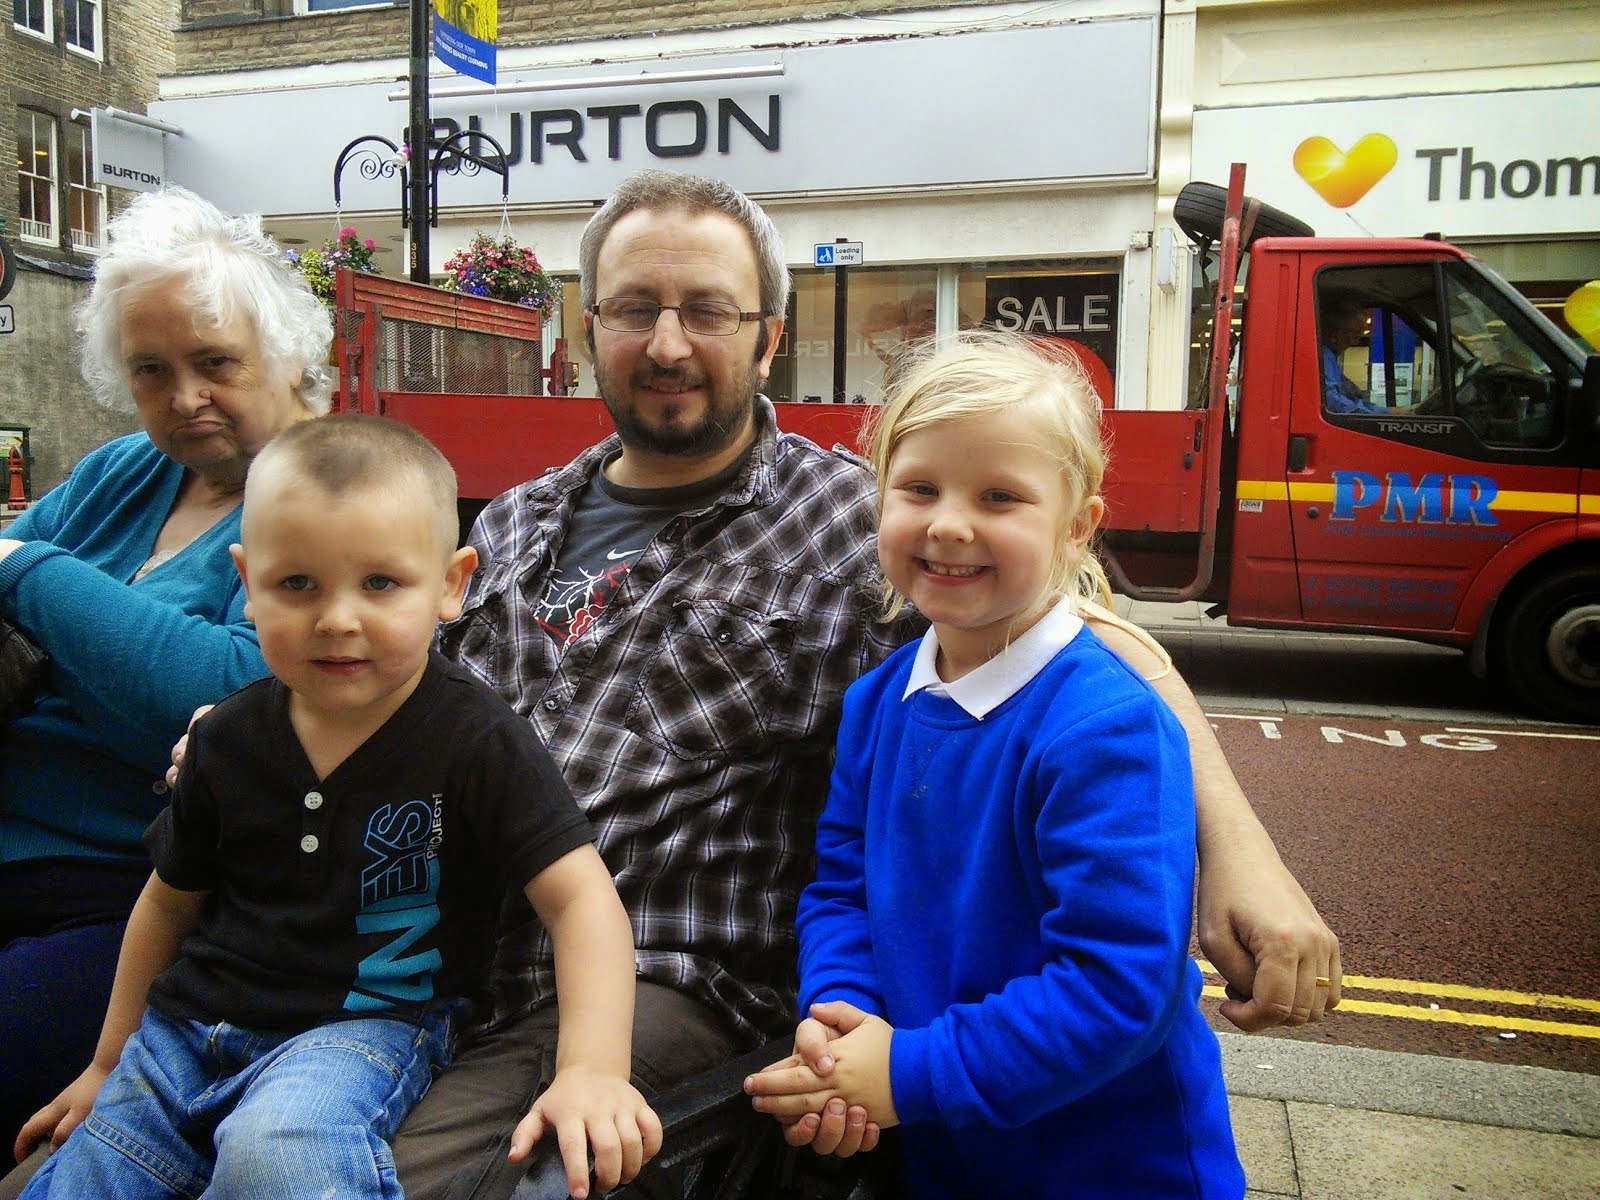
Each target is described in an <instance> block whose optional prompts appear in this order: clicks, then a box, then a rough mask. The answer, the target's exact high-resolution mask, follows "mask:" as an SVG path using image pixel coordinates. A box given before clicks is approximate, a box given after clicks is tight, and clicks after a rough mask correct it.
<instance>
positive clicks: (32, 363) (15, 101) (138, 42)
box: [0, 0, 178, 495]
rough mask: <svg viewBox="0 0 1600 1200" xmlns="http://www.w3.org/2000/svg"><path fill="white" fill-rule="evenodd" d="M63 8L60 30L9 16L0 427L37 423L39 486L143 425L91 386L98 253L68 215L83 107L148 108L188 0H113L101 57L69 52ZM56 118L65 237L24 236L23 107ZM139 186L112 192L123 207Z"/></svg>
mask: <svg viewBox="0 0 1600 1200" xmlns="http://www.w3.org/2000/svg"><path fill="white" fill-rule="evenodd" d="M47 2H48V3H50V4H51V5H52V6H53V11H52V13H51V35H52V36H51V39H50V40H49V41H46V40H44V39H42V38H40V37H37V36H33V35H32V34H30V33H25V32H23V31H21V30H19V29H18V28H16V25H15V24H14V22H13V21H11V20H6V21H4V22H3V24H0V216H4V218H5V223H6V230H7V231H6V234H5V236H6V238H7V239H8V240H9V241H10V242H11V244H12V247H13V249H15V250H16V251H17V253H18V255H19V259H20V266H21V272H20V275H19V278H18V281H17V284H16V286H15V288H14V289H13V290H12V292H11V294H10V295H9V296H7V297H6V299H5V301H4V303H6V304H8V305H10V306H11V308H12V310H13V313H14V317H15V325H16V332H14V333H10V334H6V335H5V336H3V337H0V428H14V427H22V426H25V427H28V428H29V430H30V432H29V450H30V452H31V454H32V457H33V462H32V464H31V470H30V481H31V483H32V487H33V493H34V495H38V494H40V493H41V492H42V491H44V490H45V489H46V488H48V487H51V486H53V485H54V484H56V483H58V482H59V481H60V480H61V479H62V478H64V477H65V475H66V473H67V472H68V471H69V470H70V469H71V468H72V465H73V464H74V463H76V462H77V460H78V459H79V458H81V457H83V455H84V454H86V453H87V452H88V451H90V450H92V449H94V448H95V447H96V446H98V445H100V444H101V443H102V442H104V441H106V440H107V439H108V438H110V437H112V436H114V435H116V434H119V433H124V432H126V431H128V430H129V429H132V428H133V427H134V425H135V421H134V418H133V416H132V414H129V413H113V412H109V411H107V410H106V409H104V408H102V407H101V406H100V405H99V404H97V403H96V402H95V401H94V400H93V399H92V398H91V397H90V395H89V393H88V389H87V387H86V386H85V385H84V383H83V381H82V379H81V378H80V376H79V375H78V371H77V366H76V363H77V346H76V340H77V339H76V335H75V334H74V332H73V329H72V310H73V308H74V307H75V306H76V305H77V304H78V303H79V302H80V301H81V300H82V299H83V297H84V295H85V293H86V292H87V290H88V279H89V274H90V271H91V269H92V268H93V265H94V255H93V254H92V253H89V252H86V251H83V250H78V249H74V248H73V246H72V241H71V237H70V233H69V228H68V222H67V220H66V219H65V214H66V212H67V202H68V188H67V146H68V134H69V132H70V122H71V119H72V113H73V110H75V109H79V110H82V111H84V112H87V111H88V110H89V109H91V108H104V107H108V106H110V107H115V108H120V109H124V110H126V111H129V112H140V113H142V112H144V111H145V110H146V107H147V106H148V104H149V102H150V100H151V99H152V98H153V97H154V96H155V94H156V81H157V78H158V76H160V75H162V74H167V73H170V72H171V71H172V69H173V46H172V30H173V26H174V25H175V23H176V21H177V14H178V3H177V0H102V15H103V19H102V22H101V29H100V34H101V36H100V39H99V45H100V52H101V57H100V58H99V59H98V60H97V59H95V58H93V57H90V56H88V55H85V54H83V53H80V52H78V51H77V50H73V49H69V48H68V47H67V45H66V36H65V33H64V28H65V12H64V6H63V4H62V3H61V0H47ZM23 110H26V111H28V112H31V113H39V114H43V115H44V116H46V117H47V118H48V119H49V120H50V121H51V122H52V123H53V125H54V128H55V130H56V151H57V154H56V160H57V169H56V178H57V187H56V197H55V200H56V213H57V221H56V225H57V233H58V236H57V238H56V241H55V243H54V244H44V243H41V242H39V241H37V240H29V241H23V240H22V239H21V238H20V237H19V236H18V234H19V230H20V226H19V204H18V178H17V176H18V172H17V125H18V120H19V112H21V111H23ZM129 194H130V193H126V192H122V191H121V190H120V189H116V188H112V189H109V195H108V197H107V199H108V202H109V208H110V209H111V211H112V212H114V211H115V210H116V208H117V206H118V204H119V202H120V200H121V198H122V197H125V196H127V195H129Z"/></svg>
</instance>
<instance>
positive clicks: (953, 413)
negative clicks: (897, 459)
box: [867, 328, 1111, 616]
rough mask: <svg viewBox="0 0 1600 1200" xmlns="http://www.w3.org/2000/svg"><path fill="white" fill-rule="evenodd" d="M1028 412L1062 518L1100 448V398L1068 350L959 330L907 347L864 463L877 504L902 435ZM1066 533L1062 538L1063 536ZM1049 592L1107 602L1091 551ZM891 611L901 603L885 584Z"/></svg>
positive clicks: (1054, 576)
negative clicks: (1061, 495) (1056, 476)
mask: <svg viewBox="0 0 1600 1200" xmlns="http://www.w3.org/2000/svg"><path fill="white" fill-rule="evenodd" d="M1018 410H1025V411H1027V412H1029V413H1031V414H1033V415H1035V416H1037V417H1038V419H1039V421H1040V424H1041V426H1042V428H1043V430H1044V432H1045V442H1044V444H1043V445H1042V446H1041V447H1040V449H1042V450H1044V451H1045V452H1046V453H1047V454H1049V455H1051V456H1052V457H1053V458H1054V459H1055V460H1056V464H1057V466H1058V468H1059V470H1060V472H1061V478H1062V481H1063V482H1064V483H1065V484H1066V494H1067V512H1068V515H1072V514H1076V513H1077V512H1079V511H1080V510H1081V509H1082V508H1083V506H1084V504H1085V503H1086V502H1087V501H1088V500H1089V499H1090V498H1091V497H1094V496H1097V495H1099V494H1100V485H1101V483H1102V481H1103V480H1104V478H1105V469H1106V451H1105V445H1104V442H1103V441H1102V434H1101V429H1100V396H1099V393H1097V392H1096V391H1095V389H1094V384H1093V383H1091V382H1090V380H1089V376H1088V373H1087V372H1085V370H1084V369H1083V366H1082V365H1081V364H1080V362H1079V360H1078V357H1077V355H1076V354H1075V353H1073V351H1072V350H1071V348H1070V347H1065V346H1061V345H1059V344H1057V345H1052V344H1050V343H1048V342H1044V341H1040V340H1038V339H1035V338H1030V337H1027V336H1025V335H1022V334H1017V333H1006V332H1002V331H1000V330H996V329H988V328H979V329H967V330H962V331H961V332H960V333H957V334H955V335H953V336H951V337H949V338H947V339H942V340H939V341H937V342H936V341H935V340H934V339H931V338H927V339H923V340H922V341H920V342H916V343H912V344H911V345H910V346H909V347H908V348H907V349H906V350H905V351H903V352H902V355H901V356H900V357H899V358H897V359H896V360H895V362H894V364H893V366H892V369H891V372H890V378H889V380H888V383H887V386H886V389H885V396H884V403H883V407H882V408H881V409H879V410H878V411H877V412H876V414H875V415H874V417H873V418H872V419H871V424H870V427H869V428H870V432H869V439H868V448H867V457H868V458H869V459H870V460H871V462H872V469H873V472H874V473H875V475H876V476H877V488H878V508H879V511H882V509H883V501H884V496H885V492H886V489H887V486H888V467H889V460H890V458H891V457H892V456H893V455H894V451H895V448H896V447H897V446H898V445H899V444H900V442H901V440H902V439H903V438H905V437H906V436H907V435H908V434H911V433H914V432H916V431H917V430H919V429H925V428H927V427H929V426H931V425H942V424H945V423H946V422H948V421H960V420H967V419H970V418H973V417H984V416H992V415H994V414H997V413H1002V412H1013V411H1018ZM1065 532H1066V531H1065V530H1063V534H1065ZM1045 591H1046V592H1047V593H1049V594H1051V595H1061V596H1065V595H1072V596H1075V597H1077V598H1079V599H1083V600H1092V601H1095V602H1096V603H1100V604H1104V605H1109V603H1110V597H1111V588H1110V585H1109V584H1108V583H1107V581H1106V576H1105V569H1104V568H1103V567H1102V566H1101V565H1100V561H1099V560H1098V559H1097V558H1096V557H1095V556H1094V555H1093V554H1092V553H1090V554H1085V555H1084V556H1083V558H1082V559H1081V560H1080V561H1079V562H1077V563H1075V564H1073V563H1068V562H1066V561H1065V560H1063V559H1062V558H1061V557H1059V556H1058V557H1057V559H1056V561H1055V565H1054V567H1053V569H1052V571H1051V574H1050V577H1049V578H1048V579H1047V580H1046V582H1045ZM885 598H886V602H887V603H886V607H887V610H888V613H889V614H890V615H891V616H892V615H893V614H895V613H896V612H898V611H899V609H900V606H901V605H902V604H903V603H904V597H903V596H900V595H899V594H898V593H897V592H895V591H894V589H893V588H891V587H889V586H888V585H887V583H886V584H885Z"/></svg>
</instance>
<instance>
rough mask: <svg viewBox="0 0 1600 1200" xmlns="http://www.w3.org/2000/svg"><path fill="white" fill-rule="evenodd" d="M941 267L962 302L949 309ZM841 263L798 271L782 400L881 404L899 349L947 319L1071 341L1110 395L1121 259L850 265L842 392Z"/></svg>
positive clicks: (777, 364)
mask: <svg viewBox="0 0 1600 1200" xmlns="http://www.w3.org/2000/svg"><path fill="white" fill-rule="evenodd" d="M941 274H943V275H944V276H945V278H946V281H947V283H948V282H950V281H951V280H952V279H953V282H954V284H955V291H956V295H957V303H956V311H955V312H954V313H951V314H949V316H948V318H944V317H943V315H942V314H941V313H940V312H939V308H938V303H937V297H938V295H939V290H940V289H939V283H940V278H941ZM837 279H838V274H837V273H836V272H833V271H799V272H796V273H795V277H794V284H795V286H794V297H793V300H792V302H791V309H790V312H789V319H788V322H787V325H786V327H785V331H784V336H783V341H782V342H781V343H780V345H779V348H778V357H777V358H776V359H775V360H774V361H773V368H772V376H771V379H770V380H769V381H768V391H769V394H770V395H771V396H772V398H773V399H774V400H795V401H800V402H807V403H828V402H835V401H842V402H843V403H846V404H875V403H877V402H879V401H880V400H881V399H882V392H883V386H884V378H885V375H886V373H887V370H888V368H889V366H890V364H891V363H893V362H894V360H895V358H896V356H897V355H898V353H899V352H900V351H901V350H902V349H903V348H905V347H906V346H909V345H911V344H913V343H915V342H916V341H918V340H919V339H921V338H925V337H928V336H929V335H931V334H933V333H935V332H936V330H938V329H940V328H957V329H966V328H970V327H972V326H975V325H993V326H996V327H997V328H1001V329H1012V330H1020V331H1022V332H1025V333H1027V334H1029V335H1031V336H1034V337H1039V338H1045V339H1048V340H1050V341H1051V342H1054V343H1057V344H1059V345H1061V346H1062V347H1063V348H1066V349H1070V350H1072V351H1073V352H1074V353H1075V354H1076V356H1077V358H1078V359H1079V361H1080V362H1082V363H1083V364H1084V366H1085V368H1086V369H1087V370H1088V372H1089V374H1090V377H1091V378H1092V379H1093V380H1094V382H1095V386H1096V388H1097V390H1098V391H1099V392H1100V393H1101V395H1102V397H1103V399H1104V402H1105V404H1106V405H1108V406H1109V405H1111V403H1112V402H1113V392H1114V390H1115V379H1116V365H1117V361H1116V350H1117V337H1118V326H1117V322H1118V306H1119V301H1120V295H1121V276H1120V263H1119V262H1118V261H1116V260H1090V261H1084V260H1029V261H1025V262H1015V263H1004V264H987V265H971V266H960V267H957V266H946V267H943V268H940V267H938V266H934V265H921V266H911V267H861V268H855V269H852V270H849V271H846V272H845V273H844V279H845V285H846V306H845V318H844V330H845V343H844V387H843V389H842V392H840V393H839V394H838V395H836V394H835V390H836V389H835V383H834V380H835V370H836V367H835V360H834V319H835V311H836V306H835V283H836V281H837Z"/></svg>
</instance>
